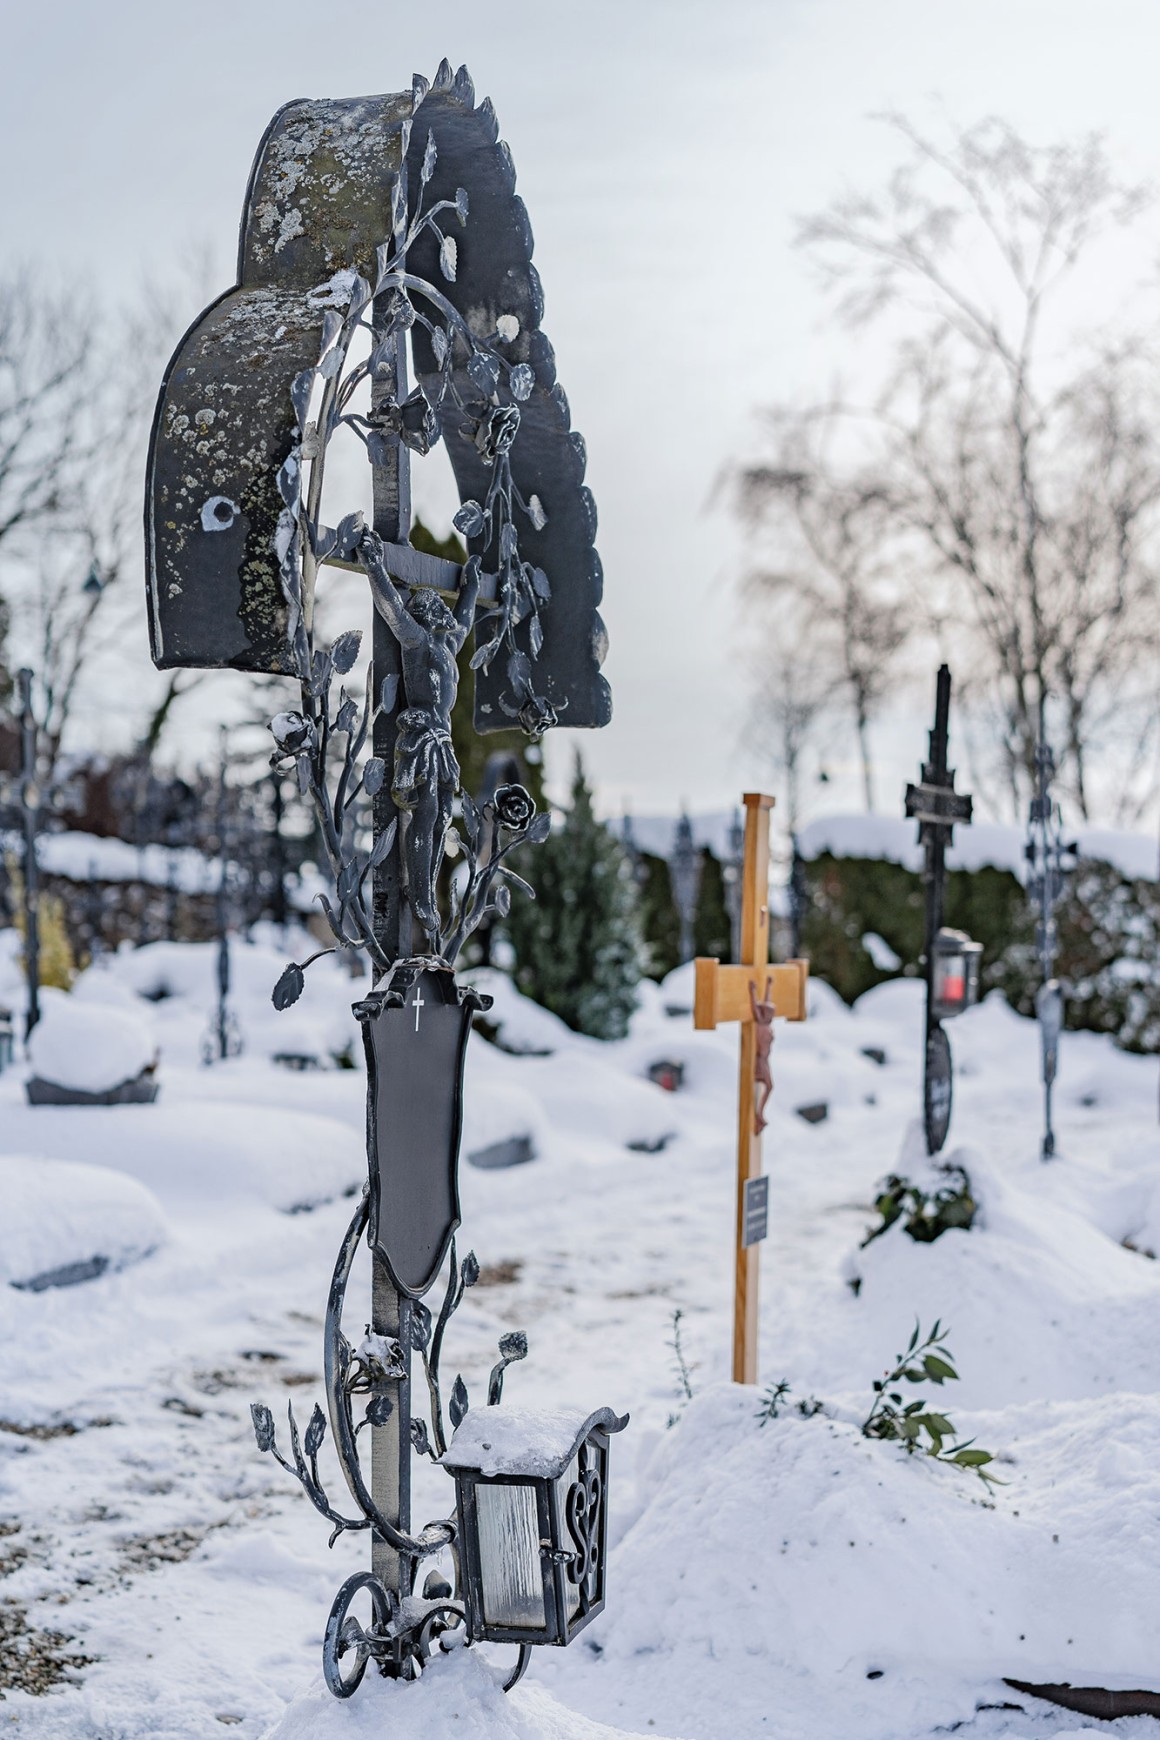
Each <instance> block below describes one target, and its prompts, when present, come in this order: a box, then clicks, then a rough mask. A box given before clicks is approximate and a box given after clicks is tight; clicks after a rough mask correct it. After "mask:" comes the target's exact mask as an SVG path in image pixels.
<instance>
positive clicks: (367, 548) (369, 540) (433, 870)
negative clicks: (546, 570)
mask: <svg viewBox="0 0 1160 1740" xmlns="http://www.w3.org/2000/svg"><path fill="white" fill-rule="evenodd" d="M360 552H361V555H362V558H363V562H364V563H365V565H366V571H367V576H368V578H369V580H370V583H371V590H372V592H373V595H374V601H375V609H376V610H377V611H378V613H379V615H380V616H381V617H382V618H383V620H384V622H386V624H387V625H388V627H389V628H390V630H391V633H392V634H393V635H394V637H395V639H396V640H397V641H398V643H399V647H400V651H401V656H402V663H403V694H404V698H405V700H406V703H407V704H406V707H405V708H404V709H403V711H402V712H401V713H400V714H399V715H398V723H397V731H398V735H397V736H396V738H395V767H394V777H393V779H392V782H391V796H392V797H393V798H394V800H395V803H396V805H397V806H398V808H399V810H400V811H401V812H402V814H403V817H404V828H403V859H404V863H405V865H406V873H407V899H408V901H409V903H410V907H411V911H412V912H413V913H414V915H415V917H416V918H417V919H418V921H419V923H420V924H421V925H422V927H423V929H424V930H425V931H426V932H427V935H428V936H429V937H430V938H431V940H432V942H433V943H434V941H435V939H436V938H437V936H438V932H439V912H438V907H437V905H436V900H435V882H436V878H437V877H438V875H439V866H440V864H441V863H442V862H443V845H444V840H445V839H446V835H447V829H448V826H449V825H450V822H451V810H452V805H453V803H454V801H455V795H456V793H457V791H458V790H459V763H458V761H457V760H456V759H455V751H454V749H453V748H452V744H451V711H452V708H453V707H454V706H455V696H456V692H457V691H458V688H459V669H458V666H457V664H456V657H457V655H458V653H459V652H460V651H461V649H462V647H463V643H464V641H465V640H466V639H467V637H468V635H469V634H470V632H471V627H472V623H473V621H474V618H475V601H476V599H477V598H478V596H479V564H478V562H469V563H468V564H467V567H466V568H465V569H464V571H463V580H462V583H461V585H460V588H459V596H458V598H457V600H456V604H455V609H454V611H451V610H449V609H448V607H447V605H446V604H444V602H443V600H442V598H441V597H440V596H439V594H438V592H436V591H435V590H434V588H433V587H430V586H424V587H417V588H416V589H415V591H414V592H413V593H412V594H411V597H410V600H409V601H407V602H404V600H403V597H402V594H401V593H400V592H399V589H398V587H397V586H396V585H395V583H394V581H393V580H392V579H391V576H390V574H389V573H388V572H387V566H386V553H385V548H384V545H383V540H382V539H381V538H380V537H379V536H378V534H377V533H376V532H372V531H369V530H368V531H365V532H364V533H363V535H362V542H361V544H360ZM417 1019H418V1017H417V1016H416V1020H417Z"/></svg>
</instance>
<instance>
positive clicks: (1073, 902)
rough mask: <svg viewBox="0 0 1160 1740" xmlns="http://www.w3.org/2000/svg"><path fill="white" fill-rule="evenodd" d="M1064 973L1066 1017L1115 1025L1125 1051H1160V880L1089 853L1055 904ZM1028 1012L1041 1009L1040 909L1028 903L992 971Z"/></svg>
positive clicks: (988, 977)
mask: <svg viewBox="0 0 1160 1740" xmlns="http://www.w3.org/2000/svg"><path fill="white" fill-rule="evenodd" d="M1056 925H1057V928H1058V932H1059V953H1058V963H1057V968H1056V972H1057V976H1058V977H1059V979H1060V980H1061V981H1062V982H1063V988H1064V998H1065V1009H1066V1016H1067V1025H1068V1027H1070V1028H1082V1029H1087V1030H1088V1031H1091V1032H1095V1033H1110V1034H1112V1036H1113V1037H1114V1039H1115V1041H1116V1044H1117V1045H1119V1046H1121V1047H1122V1048H1123V1049H1124V1050H1125V1051H1146V1052H1157V1051H1160V979H1158V978H1157V975H1156V959H1157V952H1158V950H1160V887H1158V886H1157V884H1156V883H1155V882H1151V881H1148V880H1147V879H1146V878H1145V877H1135V878H1132V877H1127V876H1124V875H1123V874H1122V873H1121V872H1120V871H1119V870H1117V869H1116V868H1115V867H1114V866H1113V865H1111V864H1105V863H1102V862H1101V861H1100V860H1098V859H1094V858H1082V859H1081V860H1080V861H1079V863H1078V864H1077V866H1076V868H1075V871H1074V873H1073V874H1072V875H1071V876H1070V877H1069V878H1068V881H1067V886H1066V888H1065V891H1064V895H1063V899H1062V900H1061V901H1060V903H1059V906H1058V908H1057V910H1056ZM985 981H986V983H987V985H988V987H989V988H990V987H997V988H998V989H999V990H1001V991H1003V992H1004V993H1005V995H1006V997H1007V1000H1008V1002H1009V1003H1011V1005H1012V1007H1013V1008H1016V1009H1018V1010H1019V1012H1020V1014H1022V1015H1033V1014H1034V1013H1035V992H1036V990H1037V989H1038V987H1039V982H1040V973H1039V959H1038V955H1037V952H1036V947H1035V916H1034V914H1033V913H1032V912H1031V911H1030V909H1029V908H1027V907H1026V906H1024V907H1023V908H1022V909H1021V911H1020V912H1019V913H1018V915H1017V917H1016V921H1015V925H1014V930H1013V934H1012V937H1011V939H1010V941H1009V942H1008V945H1007V947H1006V949H1005V950H1004V952H1003V954H1002V956H1001V958H1000V959H999V960H998V961H997V962H995V963H994V965H993V966H991V967H990V968H989V969H988V970H987V972H986V973H985Z"/></svg>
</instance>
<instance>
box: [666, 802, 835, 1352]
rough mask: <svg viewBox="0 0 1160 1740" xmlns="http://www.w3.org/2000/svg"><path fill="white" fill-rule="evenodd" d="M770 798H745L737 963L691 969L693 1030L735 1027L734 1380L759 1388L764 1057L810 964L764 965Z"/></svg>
mask: <svg viewBox="0 0 1160 1740" xmlns="http://www.w3.org/2000/svg"><path fill="white" fill-rule="evenodd" d="M772 808H773V799H772V798H771V797H766V796H765V795H764V794H763V793H761V792H746V794H745V854H744V859H743V868H742V883H741V940H740V948H739V950H738V953H739V954H740V956H741V959H740V961H739V962H736V963H734V964H731V965H723V964H722V963H721V962H720V961H715V960H712V959H711V958H708V957H704V956H702V957H701V958H699V959H698V960H697V962H696V969H695V970H696V983H695V988H694V992H693V1025H694V1027H698V1028H701V1029H702V1030H705V1029H711V1028H714V1027H717V1026H719V1025H720V1024H721V1022H723V1021H737V1022H739V1023H740V1025H741V1065H740V1072H739V1076H738V1123H737V1265H736V1275H737V1280H736V1292H735V1296H734V1310H733V1381H734V1383H739V1384H754V1383H756V1382H757V1284H758V1257H759V1252H760V1246H761V1241H762V1240H763V1239H764V1238H765V1236H766V1233H767V1231H768V1227H769V1179H768V1178H767V1177H765V1176H764V1175H763V1173H762V1170H761V1132H762V1131H763V1130H764V1128H765V1121H766V1120H765V1107H766V1103H767V1101H768V1099H769V1096H770V1094H771V1093H772V1091H773V1079H772V1075H771V1072H770V1062H769V1053H770V1047H771V1045H772V1042H773V1021H774V1017H775V1016H778V1015H780V1016H783V1017H784V1018H785V1019H786V1020H788V1021H804V1020H805V1018H806V985H807V981H808V979H809V963H808V961H782V962H780V963H778V964H777V965H776V966H774V965H772V964H771V963H770V960H769V812H770V810H771V809H772Z"/></svg>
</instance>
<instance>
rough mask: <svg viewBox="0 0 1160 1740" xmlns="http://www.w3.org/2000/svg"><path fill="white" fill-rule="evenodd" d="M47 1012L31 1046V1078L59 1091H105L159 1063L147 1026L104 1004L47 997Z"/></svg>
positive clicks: (127, 1011)
mask: <svg viewBox="0 0 1160 1740" xmlns="http://www.w3.org/2000/svg"><path fill="white" fill-rule="evenodd" d="M43 1007H44V1013H43V1014H42V1015H41V1018H40V1021H39V1022H38V1024H37V1025H36V1027H35V1028H34V1029H33V1032H32V1037H31V1039H30V1040H29V1042H28V1057H29V1062H30V1063H31V1065H32V1073H33V1075H37V1076H40V1077H41V1079H42V1080H43V1081H50V1082H53V1083H55V1085H56V1086H57V1087H64V1088H75V1089H78V1090H80V1091H81V1092H83V1093H91V1094H100V1093H107V1092H108V1091H109V1089H110V1088H115V1087H120V1086H121V1083H122V1082H126V1081H133V1080H135V1078H136V1077H137V1076H139V1075H140V1074H141V1071H142V1070H143V1069H148V1067H149V1065H150V1064H152V1063H154V1062H156V1059H157V1047H156V1045H155V1043H154V1039H153V1035H152V1033H151V1031H150V1029H149V1026H148V1023H147V1022H145V1021H144V1020H142V1019H141V1017H140V1016H139V1015H137V1014H135V1013H134V1011H133V1010H131V1009H126V1008H120V1007H117V1006H116V1005H114V1004H113V1003H107V1002H104V1001H95V1000H94V1001H88V1000H86V999H84V998H82V999H81V1000H79V1001H78V1000H76V999H74V998H72V997H70V996H68V995H66V994H65V993H64V992H57V993H56V994H55V995H52V994H50V993H49V992H47V991H46V992H44V993H43Z"/></svg>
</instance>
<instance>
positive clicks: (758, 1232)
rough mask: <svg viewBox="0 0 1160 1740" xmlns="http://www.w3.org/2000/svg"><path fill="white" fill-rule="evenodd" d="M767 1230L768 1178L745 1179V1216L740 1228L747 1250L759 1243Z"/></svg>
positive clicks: (743, 1243)
mask: <svg viewBox="0 0 1160 1740" xmlns="http://www.w3.org/2000/svg"><path fill="white" fill-rule="evenodd" d="M768 1232H769V1179H768V1178H767V1177H765V1176H764V1175H763V1176H762V1177H761V1178H747V1179H746V1180H745V1216H744V1221H743V1224H742V1228H741V1243H742V1245H743V1247H744V1248H745V1249H746V1250H748V1248H749V1246H750V1245H759V1244H760V1243H761V1241H762V1239H763V1238H765V1237H766V1235H767V1234H768Z"/></svg>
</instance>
